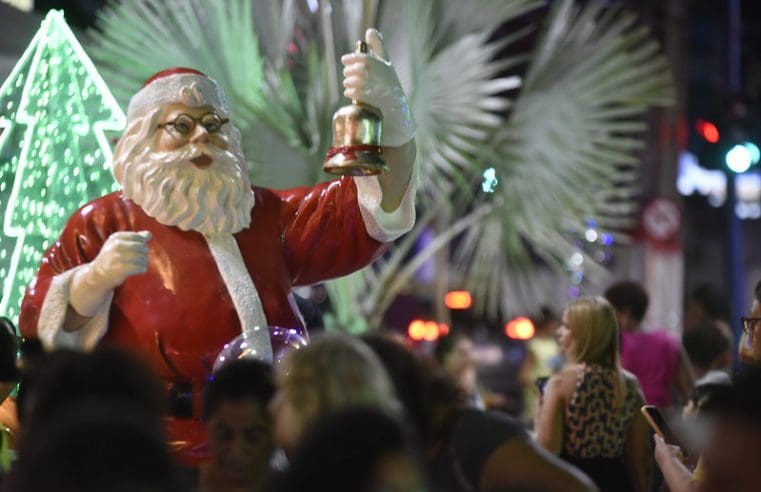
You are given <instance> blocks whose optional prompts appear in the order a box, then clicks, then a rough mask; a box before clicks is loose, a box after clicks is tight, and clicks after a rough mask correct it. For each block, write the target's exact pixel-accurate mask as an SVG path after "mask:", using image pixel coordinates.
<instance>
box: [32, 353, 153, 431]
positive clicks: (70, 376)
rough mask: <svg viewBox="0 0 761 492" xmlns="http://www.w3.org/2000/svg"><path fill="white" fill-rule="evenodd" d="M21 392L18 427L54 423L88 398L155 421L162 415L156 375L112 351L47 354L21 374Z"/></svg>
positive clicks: (133, 360)
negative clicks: (63, 412)
mask: <svg viewBox="0 0 761 492" xmlns="http://www.w3.org/2000/svg"><path fill="white" fill-rule="evenodd" d="M22 388H23V389H24V391H23V397H22V396H21V395H22V394H21V393H19V400H18V414H19V421H20V422H21V423H22V424H23V426H22V429H23V428H33V427H35V426H40V425H43V424H44V423H45V422H47V421H51V420H55V419H57V418H58V416H59V414H60V413H61V412H62V411H63V409H64V408H66V407H68V406H71V405H76V404H79V403H81V402H82V401H85V400H89V399H93V398H98V399H100V400H102V401H106V402H114V403H115V404H120V405H123V406H125V407H130V408H133V409H134V410H135V412H139V413H142V414H144V415H146V416H147V417H148V418H153V419H155V420H157V421H158V420H160V418H161V417H162V415H163V414H164V412H165V401H164V392H163V391H162V389H161V386H160V384H159V382H158V379H156V377H155V375H154V374H153V373H152V372H151V370H150V369H149V368H148V367H147V366H146V365H145V364H144V363H143V361H142V360H139V359H137V358H135V357H134V356H133V355H131V354H130V353H127V352H125V351H123V350H119V349H115V348H98V349H96V350H94V351H92V352H88V353H83V352H76V351H71V350H58V351H56V352H52V353H50V354H48V355H46V356H44V358H43V359H42V360H40V361H38V362H37V363H36V364H34V366H33V367H32V369H31V371H30V373H29V374H25V376H24V380H23V381H22ZM22 438H23V436H22Z"/></svg>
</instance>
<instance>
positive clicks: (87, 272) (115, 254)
mask: <svg viewBox="0 0 761 492" xmlns="http://www.w3.org/2000/svg"><path fill="white" fill-rule="evenodd" d="M150 239H151V233H150V232H148V231H140V232H131V231H125V232H115V233H113V234H111V235H110V236H109V237H108V239H106V242H105V243H104V244H103V247H102V248H101V249H100V252H99V253H98V256H96V257H95V259H94V260H93V261H91V262H90V263H87V264H85V265H82V266H81V267H80V268H79V270H77V272H76V273H75V274H74V278H73V279H72V281H71V287H70V291H69V299H70V304H71V307H73V308H74V310H75V311H76V312H77V314H79V315H80V316H84V317H90V316H93V315H94V314H95V313H96V312H97V311H98V309H99V308H100V306H101V305H102V304H103V303H104V302H105V301H106V300H107V299H108V297H109V295H110V294H111V291H112V290H113V289H115V288H116V287H118V286H120V285H121V284H122V283H123V282H124V281H125V280H126V279H127V278H128V277H130V276H132V275H136V274H138V273H144V272H145V271H146V270H147V269H148V245H147V244H146V243H147V242H148V241H149V240H150Z"/></svg>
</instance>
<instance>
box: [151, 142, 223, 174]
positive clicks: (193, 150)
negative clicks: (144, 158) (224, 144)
mask: <svg viewBox="0 0 761 492" xmlns="http://www.w3.org/2000/svg"><path fill="white" fill-rule="evenodd" d="M203 155H207V156H209V157H210V158H211V167H210V168H209V169H214V170H218V171H222V172H225V171H236V170H237V169H235V168H234V163H235V162H237V159H236V158H235V154H234V153H233V152H231V151H229V150H225V149H221V148H219V147H217V146H215V145H206V144H187V145H184V146H182V147H181V148H179V149H177V150H173V151H169V152H151V160H152V161H153V162H154V163H158V164H162V165H163V166H164V167H168V166H176V167H182V166H188V165H192V163H191V161H192V160H193V159H197V158H199V157H201V156H203ZM159 171H160V168H154V169H153V170H152V171H148V172H147V173H146V177H150V173H151V172H153V173H156V172H159Z"/></svg>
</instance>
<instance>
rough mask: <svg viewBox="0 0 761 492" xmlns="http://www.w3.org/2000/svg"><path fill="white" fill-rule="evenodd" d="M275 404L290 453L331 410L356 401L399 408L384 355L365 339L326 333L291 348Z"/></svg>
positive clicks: (279, 434)
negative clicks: (379, 354)
mask: <svg viewBox="0 0 761 492" xmlns="http://www.w3.org/2000/svg"><path fill="white" fill-rule="evenodd" d="M276 382H277V392H276V394H275V397H274V398H273V401H272V403H271V404H270V410H271V412H272V414H273V418H274V422H275V431H274V432H275V440H276V442H277V444H279V445H280V446H281V447H282V448H283V450H284V451H285V452H286V454H288V455H290V454H291V453H292V452H293V451H294V450H295V448H296V446H297V445H298V443H299V442H300V440H301V438H302V437H303V435H304V433H305V432H306V430H307V429H308V428H309V427H310V426H312V425H314V423H315V422H316V421H317V419H318V418H319V417H321V416H323V415H326V414H327V413H328V412H332V411H335V410H339V409H342V408H347V407H352V406H371V407H378V408H382V409H387V410H390V411H397V410H398V402H397V400H396V397H395V396H394V390H393V387H392V386H391V382H390V381H389V378H388V375H387V374H386V371H385V369H384V368H383V364H381V362H380V360H378V357H377V356H376V355H375V354H374V353H373V352H372V350H370V348H369V347H368V346H367V345H365V344H364V343H363V342H362V341H361V340H359V339H358V338H355V337H351V336H349V335H346V334H341V333H329V332H326V333H320V334H318V336H315V337H313V338H312V340H311V341H310V343H309V344H308V345H307V346H306V347H303V348H301V349H298V350H291V351H290V352H289V353H287V354H286V356H285V357H284V359H283V360H282V362H281V364H280V365H279V366H278V370H277V374H276Z"/></svg>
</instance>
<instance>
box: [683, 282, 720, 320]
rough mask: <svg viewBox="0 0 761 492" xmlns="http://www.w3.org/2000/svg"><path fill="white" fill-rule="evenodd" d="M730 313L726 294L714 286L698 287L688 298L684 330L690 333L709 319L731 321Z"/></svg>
mask: <svg viewBox="0 0 761 492" xmlns="http://www.w3.org/2000/svg"><path fill="white" fill-rule="evenodd" d="M729 313H730V305H729V299H728V298H727V296H726V295H725V294H723V293H722V292H721V291H720V290H719V289H718V288H717V287H716V286H714V285H711V284H701V285H698V286H697V287H695V288H694V289H692V290H691V291H690V294H689V295H688V296H687V301H686V303H685V312H684V330H685V331H689V330H690V329H692V328H693V327H694V326H696V325H698V324H699V323H701V322H703V321H705V320H707V319H714V320H720V321H729V317H730V316H729Z"/></svg>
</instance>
